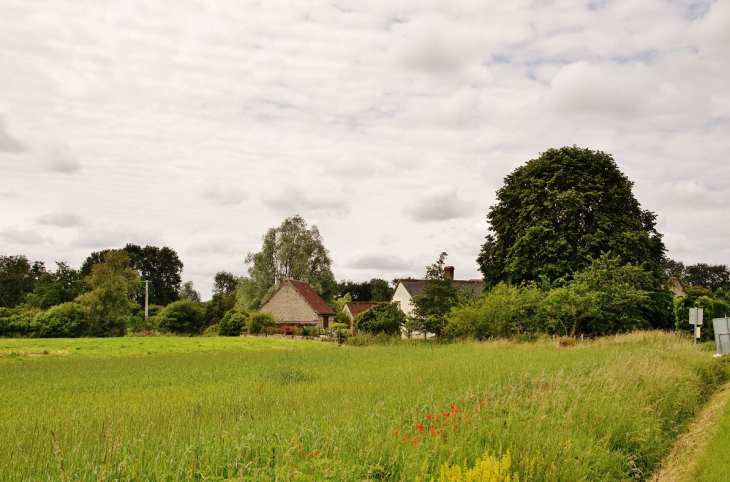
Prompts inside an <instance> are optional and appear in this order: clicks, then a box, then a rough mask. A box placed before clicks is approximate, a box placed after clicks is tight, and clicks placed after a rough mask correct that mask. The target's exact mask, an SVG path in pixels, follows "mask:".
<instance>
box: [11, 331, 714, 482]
mask: <svg viewBox="0 0 730 482" xmlns="http://www.w3.org/2000/svg"><path fill="white" fill-rule="evenodd" d="M142 340H144V341H142V342H141V343H143V344H144V343H155V344H157V343H159V345H155V346H157V347H158V348H159V351H155V350H152V349H150V346H151V345H133V344H130V345H129V347H128V346H127V345H125V346H124V347H123V348H122V347H121V344H125V343H134V342H137V343H139V340H137V339H134V338H124V339H116V340H100V339H95V340H79V341H78V343H81V342H88V343H94V344H95V345H94V346H98V347H99V348H96V349H95V350H96V352H95V353H94V354H88V355H87V356H82V355H71V353H72V352H75V351H83V346H82V349H81V350H75V348H76V346H74V345H72V344H71V343H72V342H73V343H77V341H76V340H73V341H71V340H53V341H52V340H21V341H19V342H17V343H21V342H22V343H26V345H28V346H26V347H25V348H27V349H29V350H36V349H37V348H38V346H40V345H42V346H47V348H44V349H49V350H51V349H53V348H54V347H61V346H62V345H63V346H65V347H66V348H58V349H59V350H62V351H68V352H69V356H36V357H27V356H18V355H14V356H9V355H6V356H3V357H1V358H0V386H1V387H2V390H0V413H2V414H3V417H2V418H1V419H0V480H58V479H59V478H60V479H72V478H74V477H77V478H80V479H82V480H92V479H93V480H97V479H99V478H101V479H109V480H112V479H132V480H135V479H137V480H178V479H188V478H190V479H196V480H201V479H202V480H206V479H207V480H224V479H226V478H229V477H233V478H244V479H246V478H249V479H252V480H261V479H273V478H278V479H279V480H290V479H297V478H299V479H302V480H322V479H324V478H330V479H334V480H359V479H362V478H378V479H387V480H413V479H414V478H416V477H418V476H421V477H427V476H429V475H430V474H434V473H437V471H438V468H439V467H441V465H442V464H444V463H447V462H448V463H452V464H453V463H455V462H456V463H461V462H462V461H464V460H466V461H467V463H468V464H472V463H473V462H474V461H475V460H476V459H477V458H478V457H480V456H482V455H483V454H484V452H485V451H487V450H491V451H492V452H495V453H503V452H506V451H507V450H509V452H510V454H511V459H512V468H513V469H515V470H516V471H518V472H519V474H520V475H521V476H522V478H529V479H531V480H571V481H573V480H626V479H628V478H632V477H638V478H646V477H648V475H649V473H650V472H651V470H652V469H653V467H654V466H655V464H656V463H658V462H659V461H660V460H661V458H662V457H663V456H664V455H665V454H666V452H667V451H668V450H669V448H670V446H671V443H672V441H673V439H674V438H675V437H676V435H677V434H678V433H679V432H680V431H682V430H683V429H684V428H685V426H686V424H687V423H688V421H689V420H690V419H691V417H692V416H693V415H694V414H695V413H696V412H697V410H698V409H699V407H700V406H701V404H702V403H703V401H704V400H706V398H707V397H708V396H709V395H710V393H711V392H712V391H713V390H714V389H715V387H716V386H717V384H718V383H720V382H721V381H723V380H724V379H725V378H726V375H727V368H726V364H725V362H724V360H722V359H712V358H711V357H710V356H709V355H708V354H707V353H702V352H701V353H700V354H695V353H693V352H692V346H691V344H690V343H689V342H687V341H686V340H685V341H680V340H678V339H677V338H676V337H675V336H673V335H666V334H661V333H650V334H632V335H626V336H621V337H611V338H608V339H604V340H599V341H596V342H591V343H586V344H584V345H579V346H577V347H575V348H571V349H558V348H557V347H553V346H548V345H546V344H545V343H542V344H541V345H537V344H519V345H518V344H505V343H504V342H502V343H501V344H500V345H499V346H498V345H497V343H496V342H495V343H480V344H477V343H467V344H454V345H443V346H434V345H425V344H422V343H419V344H414V345H403V346H385V347H367V348H357V347H337V346H331V345H326V346H324V345H320V344H319V343H313V342H298V343H297V342H292V341H288V340H266V339H244V338H234V339H223V338H221V339H216V338H212V339H202V338H156V339H149V338H148V339H142ZM148 340H154V341H148ZM208 340H214V341H208ZM219 340H223V341H219ZM51 342H53V343H56V342H58V343H59V345H54V344H53V343H51ZM12 343H16V341H15V340H0V347H3V346H6V348H0V351H6V352H8V351H12V350H9V349H8V348H7V346H10V345H12ZM32 343H39V345H38V346H35V345H29V344H32ZM166 343H167V344H175V348H174V350H170V351H169V352H163V351H164V347H165V346H172V345H166ZM198 343H201V344H205V343H211V344H213V345H210V346H208V348H206V349H200V348H198V345H197V344H198ZM216 343H220V345H219V347H220V349H216V346H218V345H215V344H216ZM247 343H251V345H247V346H244V345H243V344H247ZM267 343H269V344H271V343H278V344H282V345H276V346H274V345H268V348H265V347H267V345H266V344H267ZM89 346H90V345H89ZM105 346H106V347H108V349H105V348H104V347H105ZM201 346H203V345H201ZM272 348H276V349H272ZM16 349H20V347H16ZM148 351H149V352H150V354H147V352H148ZM106 352H108V353H110V354H113V356H111V355H105V354H104V353H106Z"/></svg>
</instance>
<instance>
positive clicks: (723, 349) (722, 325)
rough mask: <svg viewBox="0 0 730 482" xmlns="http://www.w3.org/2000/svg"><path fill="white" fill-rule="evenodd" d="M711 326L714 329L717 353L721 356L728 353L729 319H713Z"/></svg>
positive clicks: (729, 343) (729, 348)
mask: <svg viewBox="0 0 730 482" xmlns="http://www.w3.org/2000/svg"><path fill="white" fill-rule="evenodd" d="M712 325H713V328H715V343H716V344H717V352H718V353H719V354H721V355H723V354H725V353H730V318H728V317H725V318H713V319H712Z"/></svg>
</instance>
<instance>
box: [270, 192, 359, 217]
mask: <svg viewBox="0 0 730 482" xmlns="http://www.w3.org/2000/svg"><path fill="white" fill-rule="evenodd" d="M264 202H265V203H266V204H267V205H268V206H269V207H271V208H272V209H274V210H276V211H279V212H281V213H289V214H291V213H318V212H324V213H330V214H333V215H335V216H344V215H346V214H348V213H349V212H350V206H349V203H348V202H347V201H346V200H344V199H341V198H339V197H337V196H336V195H334V194H332V193H331V190H322V189H320V188H317V193H316V194H314V195H313V194H310V193H308V192H306V191H305V190H304V189H301V188H298V187H294V186H285V187H284V188H283V189H282V190H281V191H280V192H279V193H278V194H276V195H274V196H272V197H269V198H267V199H265V200H264Z"/></svg>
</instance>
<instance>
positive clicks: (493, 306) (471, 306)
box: [446, 283, 545, 340]
mask: <svg viewBox="0 0 730 482" xmlns="http://www.w3.org/2000/svg"><path fill="white" fill-rule="evenodd" d="M544 298H545V293H544V292H543V291H542V290H540V289H538V288H537V287H536V286H535V285H534V284H531V285H527V286H521V287H516V286H509V285H507V284H505V283H500V284H498V285H497V286H495V287H494V288H492V289H491V290H489V291H488V292H487V293H484V294H483V295H482V296H481V298H479V299H477V300H475V301H472V302H470V303H467V304H465V305H462V306H458V307H455V308H453V309H452V310H451V313H449V315H448V317H447V318H448V325H447V330H446V332H447V333H448V334H449V335H453V336H457V337H462V338H475V339H478V340H484V339H487V338H508V337H512V336H514V335H518V334H526V333H538V332H541V331H544V327H543V325H544V319H543V317H542V313H541V312H540V307H541V303H543V300H544Z"/></svg>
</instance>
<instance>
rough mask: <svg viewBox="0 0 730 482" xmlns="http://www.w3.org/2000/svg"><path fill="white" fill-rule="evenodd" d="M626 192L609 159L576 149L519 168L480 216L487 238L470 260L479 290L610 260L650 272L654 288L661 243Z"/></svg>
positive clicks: (628, 185)
mask: <svg viewBox="0 0 730 482" xmlns="http://www.w3.org/2000/svg"><path fill="white" fill-rule="evenodd" d="M632 187H633V182H631V181H630V180H629V179H628V178H627V177H626V176H625V175H624V174H623V173H622V172H621V171H620V170H619V169H618V166H617V165H616V162H615V161H614V160H613V157H612V156H611V155H610V154H606V153H604V152H601V151H592V150H590V149H581V148H579V147H576V146H573V147H562V148H560V149H548V150H547V151H545V152H544V153H542V154H541V155H540V157H538V158H537V159H533V160H531V161H529V162H528V163H527V164H525V165H523V166H521V167H518V168H517V169H515V171H514V172H512V173H511V174H510V175H508V176H507V177H506V178H505V182H504V186H503V187H502V188H501V189H500V190H499V191H497V204H496V205H494V206H492V207H491V209H490V211H489V214H487V219H488V221H489V223H490V224H491V230H492V234H489V235H488V236H487V237H486V242H485V243H484V245H483V246H482V251H481V253H480V254H479V257H478V258H477V262H478V263H479V265H480V267H481V271H482V273H483V274H484V281H485V283H486V284H487V285H495V284H497V283H499V282H500V281H504V282H507V283H514V284H519V283H522V282H524V281H538V280H547V281H553V280H556V279H558V278H561V277H565V276H571V275H572V274H573V273H576V272H578V271H581V270H583V269H584V268H586V267H587V266H588V265H589V264H590V262H591V261H590V260H591V258H598V257H600V256H601V254H602V253H608V252H610V253H612V255H613V256H620V257H621V259H622V260H623V261H624V262H630V263H633V264H635V265H641V266H643V267H644V268H645V269H648V270H650V271H651V272H652V273H653V275H654V276H655V278H656V282H657V285H658V283H659V280H660V279H661V278H662V276H663V273H662V270H661V261H662V259H663V258H664V252H665V247H664V243H663V242H662V236H661V234H659V233H658V232H657V231H656V215H655V214H654V213H652V212H651V211H648V210H642V209H641V205H640V204H639V202H638V201H637V200H636V198H635V197H634V195H633V192H632Z"/></svg>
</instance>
